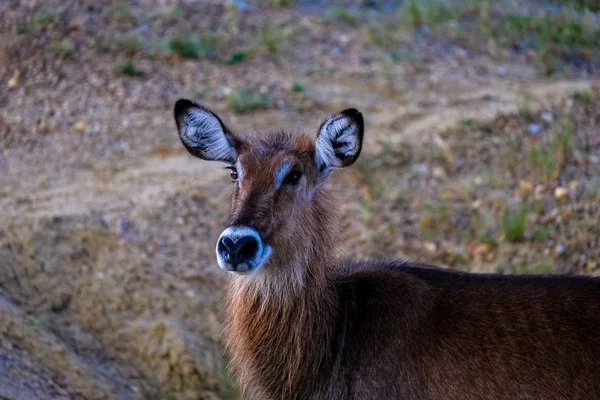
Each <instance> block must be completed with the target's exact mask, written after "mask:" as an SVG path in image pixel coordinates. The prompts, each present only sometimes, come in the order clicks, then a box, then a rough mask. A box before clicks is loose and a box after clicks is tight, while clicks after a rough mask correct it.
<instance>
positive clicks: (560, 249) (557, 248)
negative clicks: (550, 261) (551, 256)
mask: <svg viewBox="0 0 600 400" xmlns="http://www.w3.org/2000/svg"><path fill="white" fill-rule="evenodd" d="M554 251H555V252H556V254H557V255H559V254H562V253H564V252H565V246H563V245H562V244H557V245H556V246H555V247H554Z"/></svg>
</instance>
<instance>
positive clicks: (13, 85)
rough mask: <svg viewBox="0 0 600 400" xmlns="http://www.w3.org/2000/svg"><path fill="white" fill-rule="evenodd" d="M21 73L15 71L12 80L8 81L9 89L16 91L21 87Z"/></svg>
mask: <svg viewBox="0 0 600 400" xmlns="http://www.w3.org/2000/svg"><path fill="white" fill-rule="evenodd" d="M20 75H21V72H20V71H19V70H17V71H15V72H14V73H13V75H12V76H11V78H10V79H9V80H8V85H7V86H8V88H9V89H15V88H16V87H17V86H18V85H19V76H20Z"/></svg>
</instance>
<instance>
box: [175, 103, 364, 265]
mask: <svg viewBox="0 0 600 400" xmlns="http://www.w3.org/2000/svg"><path fill="white" fill-rule="evenodd" d="M175 120H176V122H177V128H178V130H179V136H180V138H181V141H182V142H183V145H184V146H185V147H186V149H187V150H188V151H189V152H190V153H191V154H193V155H194V156H197V157H199V158H201V159H204V160H209V161H221V162H223V163H226V164H227V167H226V168H228V169H229V170H230V174H231V180H232V181H233V194H232V203H231V212H230V216H229V221H228V226H227V228H226V229H225V230H224V231H223V233H222V234H221V236H220V237H219V239H218V241H217V248H216V252H217V261H218V263H219V266H220V267H221V268H222V269H224V270H226V271H229V272H233V273H236V274H246V275H247V274H255V273H257V272H258V271H262V272H264V273H269V272H274V271H275V270H280V269H285V268H289V266H291V265H293V266H298V265H306V264H307V262H309V261H310V260H313V261H314V260H315V259H316V258H318V257H319V255H318V254H317V253H320V252H327V251H329V250H331V251H333V249H327V244H328V243H329V241H328V240H327V236H328V235H329V232H328V229H329V227H328V226H327V223H328V221H330V218H329V217H328V215H329V214H332V211H333V210H332V209H331V205H330V202H328V200H327V199H328V197H327V195H326V193H325V191H324V190H323V189H322V184H323V183H324V182H325V180H326V179H327V177H328V176H329V174H330V173H331V171H332V170H333V169H335V168H344V167H347V166H349V165H351V164H353V163H354V162H355V161H356V159H357V158H358V156H359V154H360V151H361V147H362V138H363V129H364V128H363V118H362V115H361V113H360V112H358V111H357V110H355V109H347V110H344V111H342V112H340V113H339V114H336V115H333V116H331V117H329V118H328V119H326V120H325V122H323V124H322V125H321V127H320V129H319V130H318V133H317V136H316V139H312V138H309V137H307V136H294V135H290V134H287V133H283V132H275V133H271V134H263V135H257V134H246V135H238V134H234V133H233V132H232V131H231V130H229V129H228V128H227V126H226V125H225V124H224V123H223V121H222V120H221V119H220V118H219V117H218V116H217V115H215V114H214V113H213V112H211V111H210V110H208V109H206V108H204V107H202V106H200V105H198V104H195V103H193V102H191V101H189V100H183V99H182V100H179V101H178V102H177V103H176V104H175Z"/></svg>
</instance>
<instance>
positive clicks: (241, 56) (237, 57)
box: [227, 51, 248, 65]
mask: <svg viewBox="0 0 600 400" xmlns="http://www.w3.org/2000/svg"><path fill="white" fill-rule="evenodd" d="M247 59H248V53H247V52H245V51H236V52H233V53H231V56H230V57H229V60H227V64H228V65H235V64H241V63H243V62H244V61H246V60H247Z"/></svg>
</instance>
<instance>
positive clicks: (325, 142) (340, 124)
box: [316, 115, 358, 171]
mask: <svg viewBox="0 0 600 400" xmlns="http://www.w3.org/2000/svg"><path fill="white" fill-rule="evenodd" d="M336 147H337V148H336ZM316 150H317V151H316V158H317V159H316V161H317V165H318V166H319V169H320V170H324V171H326V170H329V169H332V168H340V167H341V166H342V160H341V159H339V158H338V156H337V154H336V153H338V154H340V153H341V154H343V155H344V156H346V157H351V156H352V155H354V154H356V151H357V150H358V140H357V138H356V126H355V125H354V124H353V123H352V121H351V120H350V119H349V118H347V117H345V116H341V115H337V116H334V117H331V118H330V119H329V120H327V122H325V123H324V124H323V127H322V128H321V131H320V132H319V137H318V138H317V146H316Z"/></svg>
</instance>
